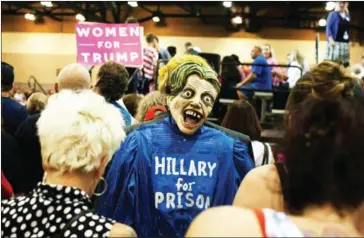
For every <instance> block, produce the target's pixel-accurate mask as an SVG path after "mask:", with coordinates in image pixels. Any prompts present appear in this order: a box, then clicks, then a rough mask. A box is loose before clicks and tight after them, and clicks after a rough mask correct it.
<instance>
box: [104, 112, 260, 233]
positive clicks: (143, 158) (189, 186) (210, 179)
mask: <svg viewBox="0 0 364 238" xmlns="http://www.w3.org/2000/svg"><path fill="white" fill-rule="evenodd" d="M253 167H254V162H253V160H252V158H251V157H250V156H249V153H248V145H247V144H245V143H244V142H242V141H240V140H238V139H234V138H232V137H230V136H228V135H227V134H225V133H224V132H222V131H219V130H216V129H213V128H210V127H207V126H202V127H201V128H200V129H199V130H198V131H197V132H196V133H195V134H194V135H192V136H186V135H184V134H182V133H181V132H180V131H179V129H178V127H177V125H176V123H175V122H174V120H173V119H172V118H171V117H167V118H165V119H164V120H162V121H158V122H155V123H151V124H146V125H142V126H141V127H139V128H138V129H136V130H135V131H133V132H132V133H131V134H129V136H128V137H127V138H126V140H125V142H124V143H123V144H122V146H121V148H120V149H119V150H118V151H117V152H116V153H115V155H114V157H113V159H112V162H111V165H110V169H109V171H108V173H107V176H106V180H107V184H108V188H107V191H106V192H105V193H104V194H103V195H102V196H101V197H100V200H99V206H98V213H99V214H102V215H104V216H106V217H109V218H113V219H115V220H116V221H118V222H122V223H124V224H127V225H130V226H132V227H133V228H134V229H135V230H136V232H137V234H138V235H139V236H141V237H152V236H163V237H182V236H184V234H185V232H186V230H187V228H188V226H189V225H190V223H191V221H192V219H194V218H195V217H196V216H197V215H198V214H199V213H200V212H202V211H203V210H205V209H206V208H208V207H214V206H219V205H228V204H232V202H233V199H234V196H235V194H236V192H237V189H238V187H239V185H240V183H241V181H242V179H243V178H244V176H245V175H246V174H247V173H248V172H249V171H250V170H251V169H253Z"/></svg>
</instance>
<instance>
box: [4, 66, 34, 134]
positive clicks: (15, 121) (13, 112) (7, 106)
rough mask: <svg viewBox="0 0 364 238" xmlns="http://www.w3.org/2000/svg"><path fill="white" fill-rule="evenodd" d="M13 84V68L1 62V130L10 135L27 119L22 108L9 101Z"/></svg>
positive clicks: (16, 103)
mask: <svg viewBox="0 0 364 238" xmlns="http://www.w3.org/2000/svg"><path fill="white" fill-rule="evenodd" d="M13 84H14V68H13V67H12V66H11V65H9V64H7V63H5V62H1V119H2V128H4V129H5V131H6V132H7V133H9V134H10V135H14V134H15V132H16V130H17V129H18V127H19V125H20V124H21V123H22V122H23V121H24V120H25V119H26V118H27V116H28V114H27V111H26V109H25V107H24V106H22V105H21V104H19V103H18V102H16V101H15V100H13V99H11V98H10V96H11V91H12V89H13Z"/></svg>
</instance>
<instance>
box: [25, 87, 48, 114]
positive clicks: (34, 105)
mask: <svg viewBox="0 0 364 238" xmlns="http://www.w3.org/2000/svg"><path fill="white" fill-rule="evenodd" d="M47 101H48V97H47V95H45V94H43V93H39V92H36V93H33V94H32V95H31V96H30V97H29V98H28V101H27V106H26V108H27V112H28V114H29V115H34V114H36V113H40V112H41V111H43V109H44V108H45V106H46V105H47Z"/></svg>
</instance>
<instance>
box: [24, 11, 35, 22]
mask: <svg viewBox="0 0 364 238" xmlns="http://www.w3.org/2000/svg"><path fill="white" fill-rule="evenodd" d="M24 17H25V19H27V20H29V21H34V20H35V15H34V14H33V13H26V14H25V15H24Z"/></svg>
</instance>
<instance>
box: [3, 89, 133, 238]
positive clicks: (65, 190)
mask: <svg viewBox="0 0 364 238" xmlns="http://www.w3.org/2000/svg"><path fill="white" fill-rule="evenodd" d="M121 123H122V122H121V121H120V113H119V111H118V110H117V109H116V108H115V107H113V106H112V105H110V104H108V103H107V102H106V101H105V100H104V98H103V97H101V96H99V95H97V94H95V93H93V92H92V91H90V90H85V91H82V92H80V93H75V92H72V91H68V90H63V91H61V92H60V93H59V94H55V95H53V96H51V97H50V98H49V100H48V105H47V107H46V109H45V110H44V111H43V112H42V114H41V117H40V119H39V121H38V123H37V125H38V134H39V138H40V144H41V149H42V159H43V161H42V162H43V168H44V171H45V175H44V179H43V182H42V183H39V185H38V186H37V187H36V188H35V189H34V190H33V191H32V192H30V193H29V194H27V195H25V196H20V197H17V198H15V199H13V200H3V201H2V202H1V203H2V206H1V215H2V220H1V225H2V230H1V236H10V237H31V236H32V237H33V236H36V237H53V236H60V237H95V236H96V237H121V236H127V237H130V236H135V232H134V230H133V229H132V228H130V227H128V226H126V225H123V224H120V223H116V222H115V221H113V220H111V219H107V218H104V217H101V216H98V215H96V214H94V213H93V211H92V205H91V200H90V197H91V196H92V195H93V194H94V189H95V187H96V185H97V184H98V182H99V180H100V179H102V178H101V176H102V174H103V172H104V169H105V166H106V164H107V163H108V162H109V160H110V158H111V156H112V154H113V153H114V152H115V150H116V149H118V147H119V146H120V143H121V141H122V140H123V139H124V137H125V133H124V131H123V130H122V129H121V128H122V125H121ZM102 181H105V180H104V179H102ZM104 185H105V190H106V186H107V185H106V184H104Z"/></svg>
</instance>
